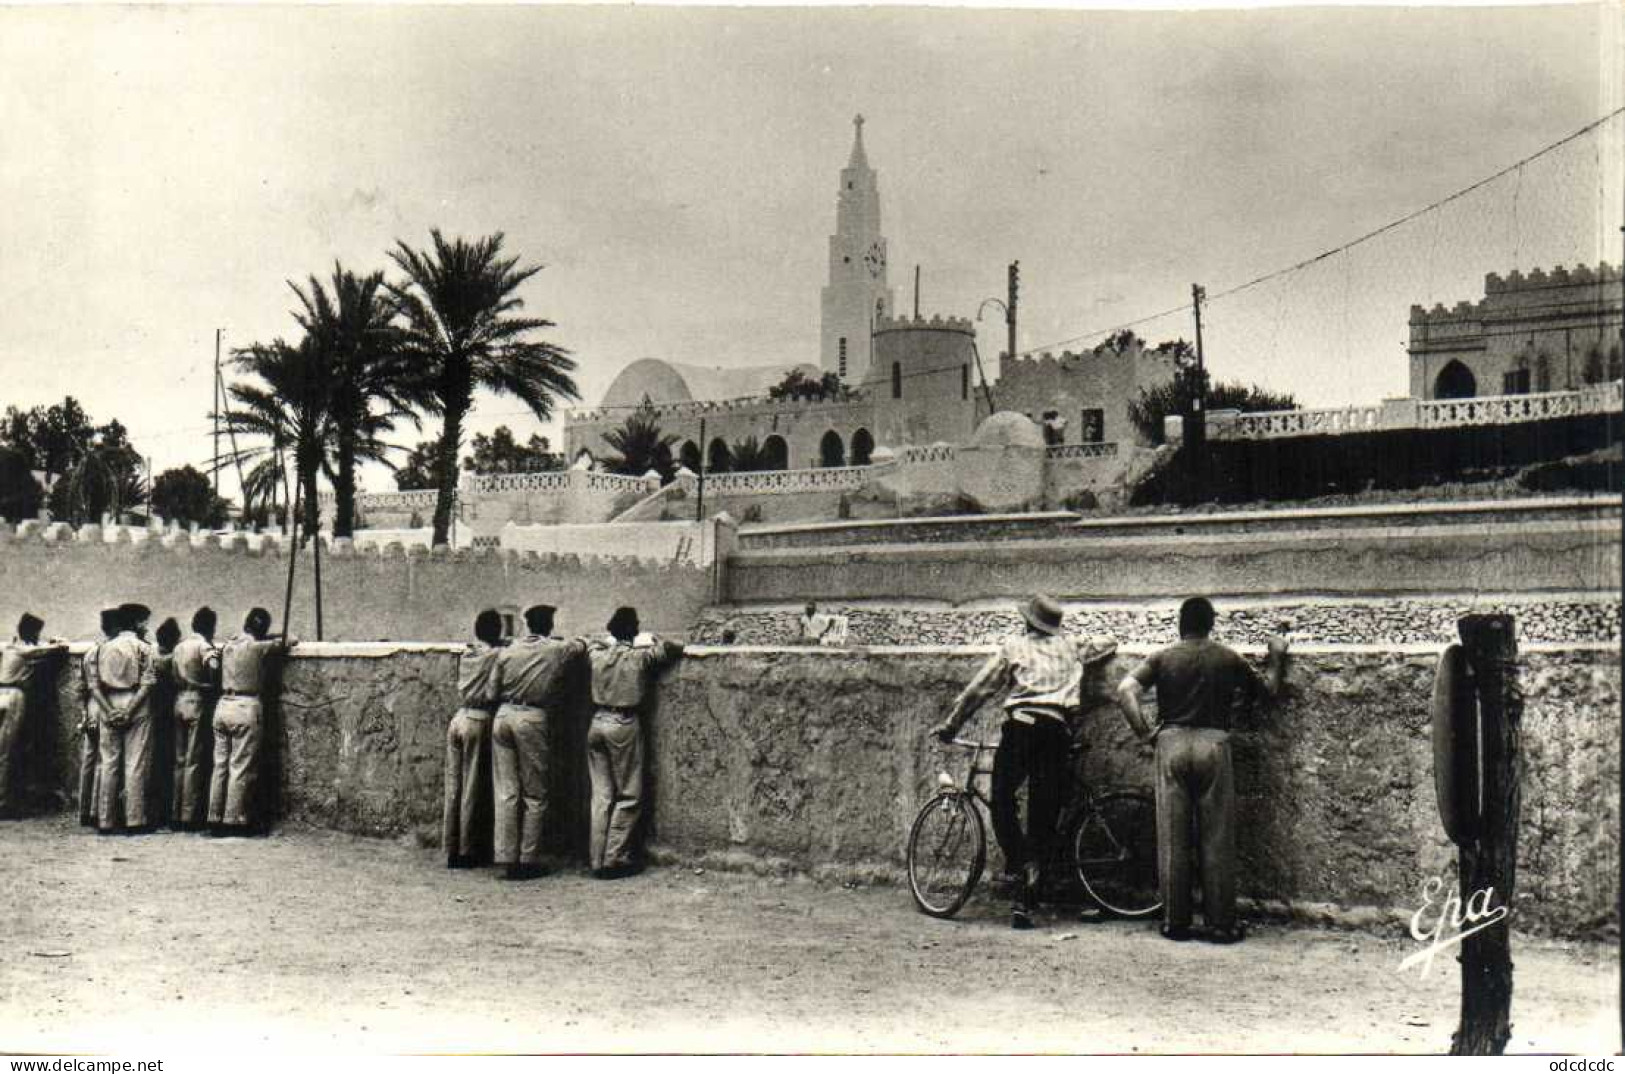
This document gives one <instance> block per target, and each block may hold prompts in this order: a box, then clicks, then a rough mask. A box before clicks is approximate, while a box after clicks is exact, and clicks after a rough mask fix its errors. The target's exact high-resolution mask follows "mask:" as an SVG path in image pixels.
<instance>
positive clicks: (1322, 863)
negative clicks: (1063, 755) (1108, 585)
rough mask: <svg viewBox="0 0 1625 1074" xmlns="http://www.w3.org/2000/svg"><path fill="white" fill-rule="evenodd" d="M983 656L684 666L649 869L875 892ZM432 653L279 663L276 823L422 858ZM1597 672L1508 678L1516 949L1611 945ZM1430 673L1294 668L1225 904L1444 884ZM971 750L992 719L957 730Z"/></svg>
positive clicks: (1389, 652)
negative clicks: (1516, 792) (1522, 699)
mask: <svg viewBox="0 0 1625 1074" xmlns="http://www.w3.org/2000/svg"><path fill="white" fill-rule="evenodd" d="M1143 651H1144V650H1139V651H1135V650H1128V651H1125V652H1123V653H1122V654H1121V655H1120V656H1119V658H1118V659H1117V661H1116V662H1115V663H1114V664H1113V665H1112V666H1110V667H1108V668H1107V669H1105V671H1104V673H1103V674H1102V675H1101V676H1100V677H1099V678H1098V679H1097V680H1095V682H1094V683H1093V684H1092V685H1091V688H1090V696H1091V699H1092V700H1091V711H1090V713H1089V714H1088V715H1087V716H1086V717H1085V724H1084V726H1085V731H1086V734H1087V735H1088V738H1089V741H1090V743H1091V753H1090V760H1089V764H1090V778H1091V779H1093V780H1094V781H1095V782H1096V783H1097V784H1098V785H1106V784H1121V783H1128V784H1144V783H1146V782H1147V779H1148V776H1147V773H1148V765H1149V757H1148V755H1147V753H1146V751H1145V749H1144V748H1143V747H1141V746H1140V745H1139V744H1137V743H1135V742H1134V741H1133V740H1132V739H1131V738H1130V737H1129V735H1128V732H1127V730H1126V727H1125V726H1124V723H1123V721H1122V719H1121V718H1120V716H1118V715H1117V713H1116V711H1115V709H1114V708H1112V707H1111V706H1110V705H1109V704H1107V703H1106V702H1105V690H1106V689H1107V688H1108V687H1109V686H1110V684H1112V683H1114V682H1116V681H1117V679H1118V678H1119V677H1120V676H1121V675H1122V674H1123V673H1124V672H1125V671H1126V670H1128V668H1130V667H1131V666H1132V662H1133V661H1134V660H1135V659H1137V658H1138V655H1139V653H1140V652H1143ZM985 652H986V650H976V649H914V650H899V649H892V650H868V651H863V650H859V651H830V650H802V649H795V650H783V649H781V650H771V649H731V650H730V649H698V650H695V651H694V652H693V653H691V655H690V656H689V657H688V658H686V659H685V660H683V661H681V662H680V663H679V664H678V666H677V667H676V668H675V669H674V670H673V671H672V672H670V673H668V674H667V676H666V677H665V679H664V681H663V684H662V686H661V689H660V692H659V699H658V705H657V708H656V710H655V712H654V713H653V715H652V716H651V718H650V724H649V727H650V757H651V763H650V770H651V776H652V780H651V787H650V799H651V806H652V820H653V828H654V831H653V836H654V838H655V840H656V841H657V846H658V849H659V850H661V851H663V852H664V853H666V854H669V855H672V856H675V857H678V858H681V859H684V860H694V861H719V862H730V861H731V862H734V863H743V864H750V865H752V866H754V867H758V868H769V869H773V868H782V869H797V870H806V871H810V872H813V873H815V874H822V875H826V876H831V877H848V876H858V877H865V876H867V877H872V878H888V879H896V878H898V877H899V876H900V874H901V857H902V852H903V846H904V840H905V838H906V833H907V830H908V825H909V822H910V821H911V819H912V817H913V815H914V813H915V811H916V810H917V809H918V807H919V805H920V803H921V802H922V801H924V799H925V798H926V797H927V796H928V795H929V794H931V793H932V784H933V781H934V777H935V773H936V772H937V771H938V769H939V768H940V767H941V766H942V764H943V761H944V753H943V751H942V750H941V748H939V747H936V746H933V745H930V744H929V743H928V740H927V735H926V732H927V729H928V728H929V727H930V726H931V725H932V724H933V723H935V722H936V721H937V720H938V719H940V717H941V714H942V713H943V711H944V710H945V708H946V707H947V705H948V703H949V702H950V701H951V699H952V698H953V696H954V694H955V693H956V692H957V691H958V690H959V689H960V688H961V687H962V686H963V685H964V683H965V682H966V681H968V679H969V678H970V676H971V675H972V674H973V673H974V671H975V669H976V667H977V666H978V665H979V663H980V662H981V660H982V659H984V656H985ZM454 654H455V648H454V647H452V646H443V645H414V646H384V645H331V644H329V645H311V646H308V647H304V646H302V647H301V648H300V649H299V650H296V651H295V653H294V655H293V657H292V658H291V659H290V660H289V661H288V663H287V667H286V668H285V670H284V672H283V675H282V685H281V688H280V691H279V694H278V696H275V697H273V698H272V699H271V701H270V703H269V705H268V711H269V716H268V735H267V740H268V742H269V754H268V757H267V766H268V770H267V777H268V778H267V779H266V780H265V781H264V782H265V784H266V786H267V787H268V788H271V789H273V790H277V791H279V793H280V799H279V802H278V803H277V815H279V816H280V817H282V818H284V819H294V820H299V821H303V822H307V823H311V824H316V825H320V826H323V827H330V828H335V829H340V830H344V831H351V832H359V833H364V834H369V835H387V836H398V835H409V834H410V835H416V836H417V837H418V838H419V839H420V840H421V841H422V842H424V843H426V844H431V845H432V844H433V843H434V842H436V840H437V838H438V836H437V825H438V819H439V815H440V808H441V765H442V763H443V760H442V758H443V753H442V750H443V748H444V734H445V725H446V721H447V719H448V718H449V716H450V714H451V712H452V711H453V709H454V708H455V706H456V698H455V693H454V689H453V684H452V677H453V673H454V666H455V664H454V661H455V655H454ZM1254 655H1255V656H1256V653H1255V654H1254ZM1617 656H1618V654H1617V652H1602V653H1598V652H1549V651H1539V652H1535V651H1531V652H1526V653H1525V655H1524V657H1523V661H1522V664H1523V671H1522V681H1523V685H1524V690H1525V694H1526V698H1527V703H1526V709H1525V713H1524V724H1523V756H1524V783H1523V814H1522V816H1523V821H1522V829H1521V832H1520V837H1519V890H1518V894H1517V898H1516V902H1515V905H1516V907H1517V910H1518V914H1519V918H1518V924H1519V927H1520V928H1523V929H1529V930H1538V931H1544V932H1554V933H1558V934H1562V935H1569V936H1599V937H1600V936H1617V935H1618V921H1617V917H1616V891H1617V882H1618V875H1619V839H1618V833H1619V804H1618V795H1617V793H1616V792H1617V789H1618V785H1619V774H1620V773H1619V746H1620V727H1619V720H1618V706H1619V688H1620V669H1619V663H1618V659H1617ZM1435 663H1436V656H1435V655H1434V654H1433V653H1432V652H1431V651H1425V652H1419V651H1415V650H1414V649H1406V648H1402V647H1389V648H1375V647H1373V648H1370V649H1367V650H1364V651H1339V652H1328V651H1304V652H1301V653H1298V654H1296V655H1295V656H1294V663H1293V667H1292V670H1291V676H1290V681H1291V684H1292V686H1291V690H1290V693H1289V696H1288V698H1287V699H1286V701H1285V703H1284V704H1283V705H1282V706H1280V707H1279V708H1277V709H1276V710H1274V711H1272V712H1270V713H1268V714H1260V715H1259V716H1257V717H1256V718H1254V719H1253V720H1252V721H1250V722H1249V724H1248V728H1249V729H1248V730H1247V731H1246V732H1245V733H1241V734H1238V735H1237V737H1236V765H1237V786H1238V791H1239V795H1240V822H1241V823H1240V830H1241V850H1240V853H1241V861H1242V875H1243V878H1244V880H1243V886H1242V890H1243V894H1244V895H1246V896H1248V897H1250V898H1252V899H1255V900H1258V901H1259V902H1261V903H1263V904H1264V905H1265V906H1266V908H1269V909H1273V910H1276V911H1286V912H1296V913H1302V914H1307V915H1309V916H1326V915H1329V916H1330V917H1331V918H1332V919H1334V920H1342V921H1347V922H1356V923H1358V922H1364V923H1367V924H1378V923H1383V922H1390V921H1397V920H1399V919H1401V918H1402V917H1404V916H1405V915H1407V914H1408V913H1409V912H1410V910H1412V909H1414V907H1415V906H1416V905H1417V903H1418V899H1419V897H1420V885H1421V883H1422V881H1423V880H1424V879H1426V878H1427V877H1431V876H1438V875H1444V876H1447V877H1448V876H1450V875H1452V870H1453V866H1452V862H1453V850H1452V848H1451V847H1450V845H1449V844H1448V843H1447V842H1446V841H1445V839H1444V836H1443V831H1442V828H1441V826H1440V824H1439V821H1438V819H1437V816H1436V809H1435V803H1434V798H1433V776H1432V759H1431V752H1430V745H1429V741H1428V699H1429V697H1430V690H1431V683H1432V677H1433V669H1434V665H1435ZM66 669H67V665H66V664H65V663H64V664H62V665H59V666H58V670H59V671H66ZM70 682H71V680H70V678H69V677H68V676H67V675H66V674H62V675H60V677H59V681H58V682H57V683H55V684H53V683H42V684H40V685H41V689H40V690H39V691H38V693H39V696H40V699H41V700H43V701H46V702H47V703H45V704H41V705H38V706H37V707H36V708H35V711H34V716H33V718H32V719H31V721H30V726H29V728H28V730H27V733H26V734H25V736H24V746H25V748H26V750H27V751H28V752H27V757H28V760H29V762H30V763H29V764H28V765H27V766H26V767H25V769H24V771H25V773H26V775H25V779H26V780H27V782H28V784H29V786H30V788H31V790H32V791H33V795H34V797H35V800H36V801H35V804H36V805H40V804H43V803H45V802H52V803H54V804H55V805H56V806H58V807H67V806H68V805H70V804H71V802H72V798H73V793H74V791H73V789H72V788H74V787H75V786H76V779H75V769H76V765H77V748H76V744H75V739H74V736H73V734H72V732H71V730H70V729H71V728H72V726H73V724H74V721H75V720H76V718H77V711H78V710H77V705H78V701H77V698H76V697H75V696H74V691H73V690H72V689H71V688H69V687H70ZM53 686H55V687H56V688H55V690H54V691H53V689H52V687H53ZM586 716H587V714H586V712H585V711H584V710H582V709H580V708H578V709H576V710H575V711H574V712H573V713H571V714H570V715H569V716H568V717H567V718H566V719H565V720H564V721H563V722H562V724H561V726H560V728H559V731H558V741H557V746H558V749H559V751H560V752H559V757H560V759H561V763H560V770H561V780H560V784H559V789H558V797H557V800H556V801H555V803H554V804H555V807H556V812H555V818H556V823H555V824H553V825H552V827H551V829H550V832H549V842H550V845H551V846H552V848H553V849H554V850H555V851H556V852H560V853H567V854H576V855H579V853H580V849H581V846H582V836H583V827H584V821H583V817H584V816H585V813H584V809H583V807H584V803H585V795H586V784H585V776H584V773H583V768H584V765H583V764H581V763H580V758H581V757H582V755H583V751H584V733H585V721H586ZM994 729H995V724H994V722H993V717H992V716H991V715H990V714H984V715H982V716H979V717H977V719H976V720H975V721H973V722H972V723H971V724H970V725H969V726H968V728H967V730H968V732H969V733H971V734H976V735H991V734H993V732H994ZM160 756H162V754H160ZM955 756H956V758H957V756H958V754H957V751H955ZM951 763H952V764H953V765H954V766H955V768H956V770H957V769H958V768H960V767H962V761H960V760H958V759H956V760H954V761H953V762H951Z"/></svg>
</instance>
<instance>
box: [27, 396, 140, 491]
mask: <svg viewBox="0 0 1625 1074" xmlns="http://www.w3.org/2000/svg"><path fill="white" fill-rule="evenodd" d="M0 442H3V443H4V446H6V447H9V448H11V449H12V450H13V451H14V452H16V453H17V454H18V455H19V456H20V457H22V458H23V459H25V460H26V462H27V465H28V467H29V468H30V469H32V470H39V471H42V472H43V473H44V476H45V483H46V484H47V485H48V486H49V487H50V490H51V491H50V493H49V494H48V497H47V503H48V505H49V507H50V509H51V513H52V515H53V516H54V517H56V518H60V519H65V520H67V521H71V522H76V523H77V522H84V521H87V520H90V519H96V518H100V517H101V515H102V514H104V513H106V512H109V511H111V512H114V513H118V512H122V511H125V510H127V509H129V508H131V507H134V506H135V505H136V504H138V503H141V502H142V501H143V500H144V499H145V498H146V494H147V489H146V482H145V480H144V478H143V472H144V469H145V462H144V461H143V459H142V457H141V453H140V452H138V451H137V450H136V449H135V447H134V446H133V445H131V443H130V439H129V434H128V432H127V431H126V430H125V428H124V426H123V425H122V424H121V423H119V422H118V421H116V420H115V421H110V422H108V423H107V424H105V425H96V424H94V423H93V422H92V421H91V419H90V416H89V415H88V414H86V413H85V411H84V408H83V407H81V406H80V405H79V401H78V400H76V399H74V398H73V397H72V396H71V395H70V396H68V397H66V398H65V399H63V400H62V402H61V403H58V404H56V405H54V406H49V407H34V408H33V409H32V410H27V411H21V410H18V409H17V408H16V407H11V408H8V409H7V411H6V414H5V418H4V419H3V423H0ZM15 491H16V492H17V494H18V495H19V496H21V497H22V498H23V500H25V501H26V500H30V499H31V497H30V496H29V494H28V493H27V491H26V490H25V489H22V487H21V486H20V485H19V486H17V489H16V490H15ZM21 505H22V502H21V501H19V504H18V505H17V506H21ZM35 510H36V511H37V510H38V508H37V506H36V508H35ZM30 513H33V512H30Z"/></svg>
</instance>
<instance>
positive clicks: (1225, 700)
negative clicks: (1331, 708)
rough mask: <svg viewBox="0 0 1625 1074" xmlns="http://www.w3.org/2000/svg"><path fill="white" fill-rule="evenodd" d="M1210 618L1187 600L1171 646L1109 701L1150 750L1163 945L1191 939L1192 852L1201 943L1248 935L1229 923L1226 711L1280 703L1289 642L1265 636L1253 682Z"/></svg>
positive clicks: (1232, 838)
mask: <svg viewBox="0 0 1625 1074" xmlns="http://www.w3.org/2000/svg"><path fill="white" fill-rule="evenodd" d="M1216 618H1217V615H1216V613H1215V612H1214V610H1213V605H1212V603H1211V602H1209V601H1208V600H1207V598H1205V597H1192V598H1191V599H1189V600H1187V601H1185V603H1184V604H1183V605H1181V606H1180V609H1179V641H1178V642H1176V643H1175V644H1173V645H1170V646H1168V647H1167V648H1165V649H1161V650H1159V651H1157V652H1155V653H1153V654H1151V656H1149V657H1147V658H1146V660H1145V661H1144V662H1142V663H1141V664H1140V665H1139V666H1138V667H1136V668H1135V669H1134V670H1133V671H1131V672H1130V673H1129V674H1128V675H1127V676H1125V677H1124V679H1123V681H1122V683H1121V684H1120V685H1119V686H1118V688H1117V698H1118V704H1119V705H1121V706H1122V709H1123V715H1124V717H1126V718H1127V720H1128V723H1129V726H1130V727H1132V728H1133V729H1134V732H1135V734H1137V735H1139V736H1140V737H1141V738H1142V739H1145V740H1146V741H1150V742H1154V743H1155V744H1156V769H1155V775H1156V791H1157V875H1158V878H1159V880H1160V881H1161V885H1162V903H1163V915H1164V916H1163V926H1162V934H1163V935H1164V936H1166V937H1167V938H1168V939H1170V940H1189V939H1193V938H1195V937H1196V936H1197V933H1196V932H1195V931H1194V930H1193V928H1192V918H1193V915H1194V908H1193V906H1192V900H1191V864H1192V862H1191V859H1192V855H1193V852H1196V853H1199V864H1198V871H1197V875H1198V876H1199V877H1200V879H1201V887H1202V917H1203V924H1204V925H1205V926H1206V933H1205V938H1206V939H1208V940H1211V941H1213V942H1215V943H1235V942H1236V941H1238V940H1241V939H1243V938H1244V937H1245V936H1246V927H1245V926H1244V925H1243V924H1242V922H1240V921H1239V920H1238V919H1237V917H1236V792H1235V777H1234V774H1233V771H1232V766H1231V757H1230V725H1231V710H1232V707H1233V705H1234V703H1235V701H1236V700H1237V696H1238V695H1246V696H1247V697H1248V698H1249V699H1250V700H1253V701H1255V702H1257V701H1261V700H1265V699H1270V700H1273V699H1275V698H1278V697H1280V695H1281V693H1282V691H1283V689H1284V687H1285V683H1286V654H1287V641H1286V639H1285V638H1283V637H1280V636H1271V637H1270V639H1269V671H1268V676H1267V678H1266V677H1260V676H1259V674H1258V672H1257V671H1255V670H1253V666H1252V665H1251V664H1249V663H1248V662H1247V661H1246V660H1244V659H1242V657H1241V656H1240V655H1238V654H1237V653H1236V652H1235V651H1234V650H1232V649H1230V648H1228V647H1226V646H1224V645H1220V644H1219V643H1218V642H1216V641H1213V640H1212V639H1211V638H1210V637H1209V636H1208V635H1209V634H1210V633H1212V630H1213V623H1214V621H1215V619H1216ZM1142 689H1148V690H1155V691H1156V693H1157V717H1158V722H1157V725H1156V727H1155V728H1153V727H1152V726H1151V724H1150V722H1149V721H1148V720H1147V719H1146V718H1145V714H1144V712H1143V711H1142V709H1141V707H1140V691H1141V690H1142ZM1193 820H1194V821H1195V823H1196V829H1197V841H1196V845H1195V846H1194V847H1193V846H1192V845H1191V822H1192V821H1193Z"/></svg>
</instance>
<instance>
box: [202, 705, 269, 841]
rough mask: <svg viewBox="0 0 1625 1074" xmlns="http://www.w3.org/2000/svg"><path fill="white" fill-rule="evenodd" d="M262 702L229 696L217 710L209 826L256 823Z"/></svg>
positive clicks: (237, 826) (238, 826)
mask: <svg viewBox="0 0 1625 1074" xmlns="http://www.w3.org/2000/svg"><path fill="white" fill-rule="evenodd" d="M261 711H262V710H261V708H260V699H259V698H257V697H242V696H233V695H230V694H228V695H226V696H224V697H222V698H221V699H220V703H219V704H218V705H216V706H215V710H214V775H213V778H212V779H211V780H210V782H209V823H210V824H223V825H226V826H227V827H232V828H246V827H248V826H249V825H251V824H252V823H253V822H254V785H255V782H256V780H258V778H259V765H260V735H261V732H262V725H263V721H262V719H261Z"/></svg>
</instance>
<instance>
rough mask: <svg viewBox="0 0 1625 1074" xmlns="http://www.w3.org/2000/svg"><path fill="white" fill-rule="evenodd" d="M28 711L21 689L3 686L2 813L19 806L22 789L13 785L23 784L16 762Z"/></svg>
mask: <svg viewBox="0 0 1625 1074" xmlns="http://www.w3.org/2000/svg"><path fill="white" fill-rule="evenodd" d="M26 708H27V698H26V696H25V695H24V694H23V691H22V689H21V688H20V687H16V686H0V814H6V813H9V812H10V811H11V810H12V809H13V808H15V807H16V805H17V803H16V801H15V799H16V797H18V795H19V792H20V791H21V789H22V788H21V787H19V786H14V785H13V784H14V783H21V780H19V779H17V778H16V777H15V776H14V775H13V773H14V772H15V771H17V769H18V767H19V766H17V765H16V764H15V759H16V756H17V743H18V741H19V740H20V739H21V738H22V732H23V719H24V717H25V715H26V711H25V710H26Z"/></svg>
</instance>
